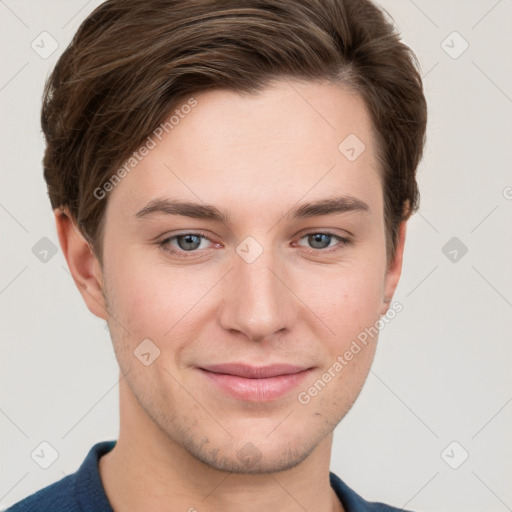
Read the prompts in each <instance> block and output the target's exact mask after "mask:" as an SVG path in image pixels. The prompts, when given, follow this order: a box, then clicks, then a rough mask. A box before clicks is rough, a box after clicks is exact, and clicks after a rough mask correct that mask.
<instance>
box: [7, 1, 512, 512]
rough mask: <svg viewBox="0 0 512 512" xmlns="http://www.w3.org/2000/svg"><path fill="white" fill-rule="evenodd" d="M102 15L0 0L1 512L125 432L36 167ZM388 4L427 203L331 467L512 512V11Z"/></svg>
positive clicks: (102, 338) (108, 368)
mask: <svg viewBox="0 0 512 512" xmlns="http://www.w3.org/2000/svg"><path fill="white" fill-rule="evenodd" d="M99 3H100V2H99V1H89V2H86V1H84V0H72V1H70V0H65V1H64V0H59V1H55V0H54V1H51V2H50V1H49V0H46V1H36V0H32V1H29V0H20V1H15V0H0V20H1V30H0V41H1V45H2V64H1V70H2V73H1V78H0V109H1V118H2V125H3V137H2V138H1V139H0V144H1V148H0V155H1V166H0V172H1V176H2V187H1V189H0V225H1V229H2V239H3V243H2V244H1V257H2V264H1V275H0V315H1V324H2V328H1V332H2V339H1V357H0V379H1V380H0V393H1V395H0V429H1V436H0V461H1V468H0V471H1V472H0V508H4V507H7V506H8V505H10V504H12V503H14V502H15V501H18V500H19V499H21V498H22V497H24V496H26V495H28V494H30V493H32V492H34V491H36V490H37V489H39V488H41V487H43V486H45V485H48V484H50V483H52V482H54V481H56V480H58V479H60V478H62V477H63V476H64V475H67V474H69V473H71V472H74V471H76V469H77V468H78V466H79V464H80V463H81V462H82V460H83V458H84V457H85V455H86V453H87V452H88V450H89V449H90V447H91V446H92V445H93V444H94V443H96V442H98V441H101V440H106V439H115V438H116V437H117V432H118V420H119V414H118V395H117V391H118V390H117V380H118V369H117V364H116V361H115V358H114V354H113V349H112V348H111V343H110V339H109V336H108V331H107V330H106V329H105V323H104V322H103V321H102V320H100V319H98V318H96V317H94V316H93V315H92V314H91V313H90V312H89V311H88V310H87V308H86V307H85V305H84V304H83V302H82V298H81V296H80V295H79V293H78V290H77V289H76V287H75V285H74V283H73V280H72V278H71V276H70V274H69V271H68V269H67V265H66V262H65V259H64V257H63V255H62V253H61V252H60V248H59V249H58V250H57V252H56V254H55V255H52V253H51V252H49V253H48V254H47V255H46V256H44V253H43V252H41V251H42V250H43V249H44V248H47V247H48V246H50V247H51V245H50V244H49V242H48V241H47V240H43V241H41V239H43V238H44V237H47V238H48V239H49V240H50V241H51V242H52V243H53V244H54V245H55V246H58V239H57V235H56V230H55V226H54V221H53V216H52V212H51V208H50V203H49V201H48V199H47V195H46V185H45V183H44V180H43V177H42V170H41V158H42V154H43V148H44V146H43V138H42V135H41V133H40V126H39V109H40V100H41V95H42V90H43V84H44V80H45V77H46V76H47V74H48V72H49V70H50V69H51V68H52V67H53V65H54V64H55V62H56V60H57V58H58V56H59V55H60V54H61V53H62V51H63V50H64V48H65V46H66V45H67V44H68V42H69V40H70V39H71V36H72V35H73V33H74V32H75V31H76V29H77V27H78V25H79V24H80V22H81V21H82V20H83V19H84V18H85V17H86V16H87V15H88V14H89V13H90V12H91V11H92V9H93V8H94V7H95V6H96V5H98V4H99ZM379 3H380V4H381V5H383V6H384V7H385V8H386V9H387V10H388V11H389V12H390V14H391V15H392V16H393V17H394V19H395V20H396V23H397V25H398V27H399V29H400V30H401V32H402V35H403V39H404V41H405V42H406V43H407V44H408V45H410V46H411V47H412V48H413V50H414V51H415V52H416V54H417V56H418V58H419V60H420V63H421V68H422V74H423V75H424V83H425V88H426V94H427V98H428V102H429V115H430V119H429V126H428V143H427V148H426V154H425V158H424V160H423V162H422V164H421V166H420V170H419V182H420V188H421V195H422V202H421V209H420V212H419V213H418V214H417V215H415V216H414V217H413V218H412V219H411V221H410V222H409V228H408V239H407V243H406V251H405V262H404V268H403V274H402V279H401V282H400V284H399V287H398V290H397V292H396V295H395V297H394V300H397V301H400V302H401V303H402V305H403V308H404V309H403V311H402V312H401V313H399V314H398V315H397V317H396V318H395V319H394V320H393V321H392V322H391V323H390V324H389V325H387V326H386V327H385V329H384V330H383V331H382V333H381V337H380V344H379V349H378V351H377V356H376V360H375V364H374V367H373V369H372V372H371V374H370V376H369V378H368V381H367V383H366V385H365V387H364V389H363V392H362V394H361V396H360V398H359V400H358V401H357V402H356V404H355V406H354V407H353V409H352V410H351V412H350V413H349V414H348V415H347V417H346V418H345V419H344V420H343V422H342V423H341V424H340V426H339V427H338V428H337V431H336V435H335V442H334V447H333V457H332V464H331V468H332V470H333V471H335V472H336V473H337V474H339V475H340V476H341V477H342V478H343V479H344V480H345V481H346V482H347V483H348V484H349V485H350V486H352V487H353V488H354V489H355V490H356V491H357V492H360V493H361V494H362V495H363V496H365V497H366V498H367V499H378V500H381V501H384V502H388V503H391V504H394V505H396V506H404V507H406V508H411V509H414V510H425V511H451V512H455V511H465V512H472V511H483V510H485V511H486V512H493V511H496V512H501V511H506V510H512V486H511V485H510V475H512V438H511V436H510V432H511V431H512V429H511V427H512V403H511V402H512V386H511V383H512V372H511V371H510V366H511V359H512V343H511V341H512V340H511V335H510V333H511V327H512V315H511V312H512V271H511V265H510V263H511V261H512V236H511V233H512V214H511V213H512V172H511V163H512V149H511V147H512V121H511V120H512V58H511V55H512V35H511V34H512V31H511V30H510V26H511V21H512V0H500V1H496V0H480V1H464V0H458V1H455V0H451V1H444V0H436V1H427V0H415V1H412V0H385V1H381V2H379ZM43 31H47V32H48V33H49V34H51V37H52V38H53V39H54V40H55V41H57V42H58V45H59V46H58V48H57V49H56V51H55V52H54V53H53V54H52V55H50V56H49V57H48V58H42V57H41V56H40V55H39V54H38V53H36V51H35V50H34V49H33V48H32V47H31V44H32V41H35V43H34V45H36V44H38V45H39V48H38V51H39V53H41V52H43V51H47V52H48V51H49V50H51V40H50V39H48V36H39V34H41V32H43ZM454 31H457V32H458V34H460V36H459V35H457V34H455V35H453V34H452V32H454ZM41 37H46V38H47V39H45V40H44V48H42V46H43V43H41ZM443 41H445V42H444V43H443ZM464 41H467V43H468V44H469V47H468V48H467V50H466V51H465V52H464V53H461V52H462V50H463V49H464V47H465V42H464ZM459 54H460V55H459ZM44 56H45V57H46V55H44ZM455 57H456V58H455ZM453 237H456V240H452V241H451V242H450V243H449V245H448V246H446V244H447V243H448V242H449V241H450V240H451V239H452V238H453ZM36 244H39V245H36ZM462 244H463V245H462ZM464 246H465V247H466V248H467V253H466V254H463V251H464ZM34 247H35V249H34ZM443 248H444V249H443ZM453 251H456V252H453ZM41 258H42V259H43V260H44V259H45V258H46V261H41ZM453 260H455V261H453ZM43 441H46V442H48V443H49V444H50V445H51V446H53V447H54V449H55V450H56V451H57V452H58V458H57V459H56V460H55V462H54V463H53V464H52V465H51V466H50V467H48V468H47V469H43V468H42V467H40V465H39V464H41V463H43V464H44V461H40V462H39V464H38V463H36V462H35V461H34V460H33V459H32V457H31V453H32V452H33V451H34V450H36V452H37V450H39V451H40V450H41V447H40V443H41V442H43ZM454 441H455V442H456V443H457V444H455V445H453V444H451V443H452V442H454ZM43 447H44V445H43ZM447 447H448V449H446V448H447ZM466 452H467V454H469V457H468V458H467V460H465V461H464V462H463V463H462V464H461V462H462V461H463V459H464V457H465V456H466ZM45 453H47V454H48V453H50V452H49V450H48V449H46V452H45ZM443 454H444V455H443ZM47 462H49V461H47ZM459 464H460V466H459ZM451 466H454V467H455V466H459V467H458V468H457V469H454V468H453V467H451Z"/></svg>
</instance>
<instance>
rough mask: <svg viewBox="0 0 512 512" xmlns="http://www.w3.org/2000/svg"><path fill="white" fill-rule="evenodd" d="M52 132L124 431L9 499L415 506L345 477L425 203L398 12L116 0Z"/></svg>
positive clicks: (348, 2) (52, 183)
mask: <svg viewBox="0 0 512 512" xmlns="http://www.w3.org/2000/svg"><path fill="white" fill-rule="evenodd" d="M42 125H43V130H44V133H45V136H46V141H47V147H46V153H45V157H44V175H45V179H46V181H47V184H48V190H49V195H50V200H51V204H52V207H53V209H54V211H55V219H56V224H57V231H58V235H59V240H60V244H61V247H62V250H63V253H64V255H65V257H66V260H67V262H68V265H69V268H70V271H71V273H72V275H73V278H74V280H75V282H76V284H77V287H78V289H79V291H80V293H81V295H82V297H83V299H84V301H85V303H86V305H87V307H88V308H89V310H90V311H91V312H92V313H93V314H95V315H97V316H98V317H100V318H103V319H105V320H106V321H107V323H108V326H109V330H110V333H111V337H112V342H113V346H114V350H115V353H116V357H117V360H118V362H119V366H120V382H119V388H120V432H119V436H118V439H117V441H105V442H101V443H98V444H96V445H95V446H93V447H92V448H91V451H90V452H89V454H88V456H87V458H86V460H85V461H84V462H83V464H82V466H81V467H80V469H79V470H78V472H77V473H75V474H73V475H69V476H67V477H65V478H63V479H62V480H60V481H59V482H56V483H54V484H52V485H50V486H48V487H46V488H44V489H42V490H41V491H39V492H37V493H35V494H33V495H32V496H29V497H28V498H26V499H25V500H22V501H21V502H19V503H18V504H17V505H14V506H13V507H12V508H11V509H10V510H12V511H15V512H19V511H25V510H39V511H41V510H45V511H50V510H51V511H72V510H73V511H74V510H77V511H78V510H90V511H93V510H94V511H96V512H98V511H111V510H115V511H116V512H124V511H147V510H158V511H179V510H183V511H195V510H197V511H198V512H201V511H227V512H230V511H239V510H244V511H247V512H252V511H261V510H265V509H270V510H279V511H283V512H288V511H298V510H308V511H315V512H327V511H342V510H344V511H346V512H358V511H392V510H397V509H393V508H391V507H388V506H386V505H383V504H379V503H368V502H366V501H365V500H364V499H363V498H361V497H360V496H358V495H357V494H356V493H355V492H354V491H353V490H351V489H350V488H349V487H348V486H347V485H346V484H345V483H344V482H343V481H342V480H341V479H340V478H339V477H338V476H336V475H334V474H333V473H330V472H329V465H330V454H331V446H332V440H333V430H334V428H335V427H336V425H337V424H338V423H339V422H340V421H341V419H342V418H343V417H344V416H345V414H346V413H347V412H348V410H349V409H350V407H351V406H352V404H353V403H354V401H355V399H356V397H357V396H358V394H359V392H360V390H361V388H362V386H363V384H364V381H365V379H366V377H367V375H368V372H369V369H370V365H371V363H372V360H373V356H374V353H375V347H376V340H377V336H376V335H372V336H370V337H368V336H366V337H363V336H361V333H364V332H367V331H368V329H369V328H370V329H371V328H373V329H375V326H378V325H379V323H380V322H382V321H383V320H382V318H383V317H384V315H386V314H387V313H388V310H389V308H390V304H391V299H392V297H393V293H394V291H395V288H396V286H397V283H398V280H399V277H400V272H401V266H402V256H403V250H404V243H405V233H406V222H407V220H408V218H409V217H410V215H411V214H412V213H413V212H414V211H415V210H416V209H417V207H418V198H419V195H418V190H417V184H416V179H415V173H416V168H417V165H418V162H419V161H420V159H421V154H422V150H423V144H424V137H425V125H426V104H425V99H424V95H423V91H422V85H421V79H420V77H419V74H418V72H417V69H416V66H415V60H414V56H413V54H412V53H411V51H410V50H409V49H408V48H407V47H406V46H405V45H403V44H402V43H401V42H400V41H399V37H398V35H397V34H396V33H395V32H394V31H393V27H392V25H391V24H390V23H389V22H388V21H386V19H385V17H384V15H383V13H382V12H381V11H380V10H379V9H378V8H376V7H375V6H374V5H373V4H371V3H370V2H368V1H363V0H322V1H321V0H315V1H311V0H300V1H294V2H290V1H285V0H262V1H260V2H249V1H243V0H196V1H193V2H192V1H187V2H185V1H183V0H180V1H178V0H150V1H146V2H139V1H136V0H110V1H107V2H105V3H104V4H102V5H100V6H99V7H98V8H97V9H96V10H95V11H94V12H93V13H92V14H91V15H90V16H89V17H88V18H87V19H86V20H85V21H84V22H83V24H82V25H81V26H80V28H79V30H78V32H77V34H76V35H75V38H74V39H73V41H72V43H71V44H70V46H69V47H68V48H67V49H66V51H65V52H64V54H63V55H62V57H61V58H60V60H59V61H58V63H57V65H56V67H55V70H54V72H53V74H52V75H51V77H50V78H49V80H48V83H47V87H46V91H45V98H44V105H43V112H42ZM390 484H392V485H396V482H390Z"/></svg>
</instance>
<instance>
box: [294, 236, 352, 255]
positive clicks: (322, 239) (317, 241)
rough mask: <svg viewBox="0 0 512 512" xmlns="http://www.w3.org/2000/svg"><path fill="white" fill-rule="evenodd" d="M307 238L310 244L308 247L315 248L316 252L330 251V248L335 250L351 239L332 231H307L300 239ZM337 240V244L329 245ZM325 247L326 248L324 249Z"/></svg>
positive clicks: (348, 242)
mask: <svg viewBox="0 0 512 512" xmlns="http://www.w3.org/2000/svg"><path fill="white" fill-rule="evenodd" d="M305 238H306V239H307V242H308V243H309V244H310V248H313V249H315V250H316V252H320V251H325V252H330V251H331V250H337V249H339V248H341V247H343V246H344V245H348V244H350V243H351V241H350V240H349V239H348V238H344V237H342V236H339V235H335V234H334V233H329V232H323V231H322V232H317V233H309V234H307V235H304V236H303V237H302V238H301V240H303V239H305ZM333 241H337V242H338V243H337V244H334V245H333V246H331V242H333ZM326 249H328V250H327V251H326Z"/></svg>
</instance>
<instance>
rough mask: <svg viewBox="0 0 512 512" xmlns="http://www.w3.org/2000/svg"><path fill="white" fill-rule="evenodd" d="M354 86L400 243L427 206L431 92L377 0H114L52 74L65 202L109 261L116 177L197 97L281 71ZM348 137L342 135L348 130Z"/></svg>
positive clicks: (389, 236) (91, 19) (57, 165)
mask: <svg viewBox="0 0 512 512" xmlns="http://www.w3.org/2000/svg"><path fill="white" fill-rule="evenodd" d="M278 78H295V79H304V80H311V81H314V80H328V81H330V82H333V83H340V84H344V85H346V86H348V87H350V88H351V89H353V90H355V91H356V92H357V93H358V94H360V95H361V97H362V98H363V99H364V102H365V104H366V107H367V109H368V111H369V114H370V117H371V119H372V122H373V126H374V131H375V133H376V136H377V146H378V156H379V161H380V165H381V169H379V171H380V172H381V176H382V183H383V193H384V218H385V227H386V250H387V257H388V261H390V260H391V259H392V258H393V257H394V255H395V248H396V242H397V237H398V228H399V224H400V222H401V221H403V220H407V219H408V218H409V216H410V215H411V214H412V213H414V212H415V211H416V210H417V208H418V207H419V191H418V186H417V183H416V169H417V166H418V163H419V161H420V159H421V156H422V152H423V146H424V142H425V129H426V120H427V108H426V101H425V98H424V94H423V87H422V81H421V76H420V74H419V72H418V66H417V60H416V57H415V55H414V54H413V52H412V51H411V50H410V49H409V48H408V47H407V46H406V45H404V44H403V43H402V42H401V41H400V37H399V34H398V33H397V32H396V31H395V28H394V26H393V24H392V23H391V22H390V21H389V20H388V19H387V18H386V16H385V13H384V11H382V10H381V9H379V8H377V7H376V6H375V5H374V4H372V3H371V2H370V1H368V0H293V1H290V0H257V1H255V0H145V1H143V2H141V1H140V0H108V1H106V2H105V3H103V4H101V5H100V6H99V7H97V8H96V9H95V10H94V11H93V12H92V13H91V14H90V15H89V16H88V18H87V19H86V20H85V21H84V22H83V23H82V24H81V26H80V27H79V29H78V31H77V33H76V34H75V36H74V38H73V40H72V42H71V43H70V45H69V46H68V47H67V48H66V50H65V51H64V53H63V54H62V56H61V57H60V59H59V61H58V62H57V64H56V66H55V68H54V70H53V72H52V74H51V75H50V77H49V78H48V80H47V83H46V86H45V92H44V99H43V108H42V115H41V123H42V127H43V131H44V135H45V137H46V143H47V145H46V152H45V155H44V160H43V165H44V178H45V180H46V182H47V185H48V193H49V197H50V201H51V205H52V208H54V209H55V208H58V207H63V206H67V207H68V208H69V211H70V214H71V216H72V217H73V220H74V221H75V222H76V224H77V226H78V228H79V229H80V231H81V232H82V234H83V235H84V236H85V238H86V239H87V240H88V242H89V243H90V245H91V248H92V249H93V250H94V252H95V254H96V256H97V257H98V259H99V261H100V262H102V247H103V243H102V233H103V221H104V214H105V207H106V201H107V199H108V198H107V199H104V200H99V199H97V197H96V195H95V194H94V190H95V189H97V188H98V187H102V186H103V185H104V184H105V183H107V182H108V180H109V178H111V177H112V175H113V173H114V172H115V171H116V169H119V168H120V167H121V166H122V165H123V163H124V162H125V161H126V159H128V158H129V157H130V155H131V154H132V153H133V152H134V151H135V150H136V149H137V148H138V147H139V146H140V145H141V144H142V143H143V141H145V140H146V139H147V137H148V136H149V135H150V134H151V133H152V132H153V131H154V130H155V129H156V128H157V127H158V126H159V125H160V124H161V123H162V122H163V121H164V119H165V118H166V116H168V114H169V112H171V110H172V109H173V108H175V107H176V106H177V105H178V104H179V103H180V102H181V101H184V99H185V98H188V97H190V96H191V95H193V94H199V93H201V92H203V91H207V90H210V89H214V88H217V89H218V88H221V89H228V90H233V91H237V92H240V93H242V92H245V93H251V92H256V91H259V90H261V89H263V88H264V86H265V85H267V84H268V83H269V82H270V81H271V80H274V79H278ZM340 142H341V141H340Z"/></svg>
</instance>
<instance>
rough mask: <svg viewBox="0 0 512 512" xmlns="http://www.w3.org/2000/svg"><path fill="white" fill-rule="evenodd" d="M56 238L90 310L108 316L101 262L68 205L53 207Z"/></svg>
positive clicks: (100, 316) (103, 316) (99, 315)
mask: <svg viewBox="0 0 512 512" xmlns="http://www.w3.org/2000/svg"><path fill="white" fill-rule="evenodd" d="M54 215H55V223H56V226H57V234H58V236H59V242H60V246H61V249H62V252H63V254H64V257H65V258H66V261H67V263H68V267H69V270H70V272H71V275H72V276H73V280H74V281H75V284H76V286H77V288H78V290H79V292H80V294H81V295H82V298H83V299H84V301H85V304H86V305H87V307H88V309H89V311H91V313H93V314H94V315H96V316H97V317H99V318H102V319H104V320H107V318H108V313H107V309H106V304H105V298H104V295H103V273H102V269H101V265H100V263H99V261H98V259H97V257H96V255H95V254H94V252H93V251H92V249H91V248H90V246H89V243H88V242H87V240H86V239H85V238H84V236H83V235H82V233H80V231H79V229H78V228H77V227H76V225H75V223H74V222H73V219H72V216H71V214H70V213H69V210H68V209H67V208H57V209H55V210H54Z"/></svg>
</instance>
